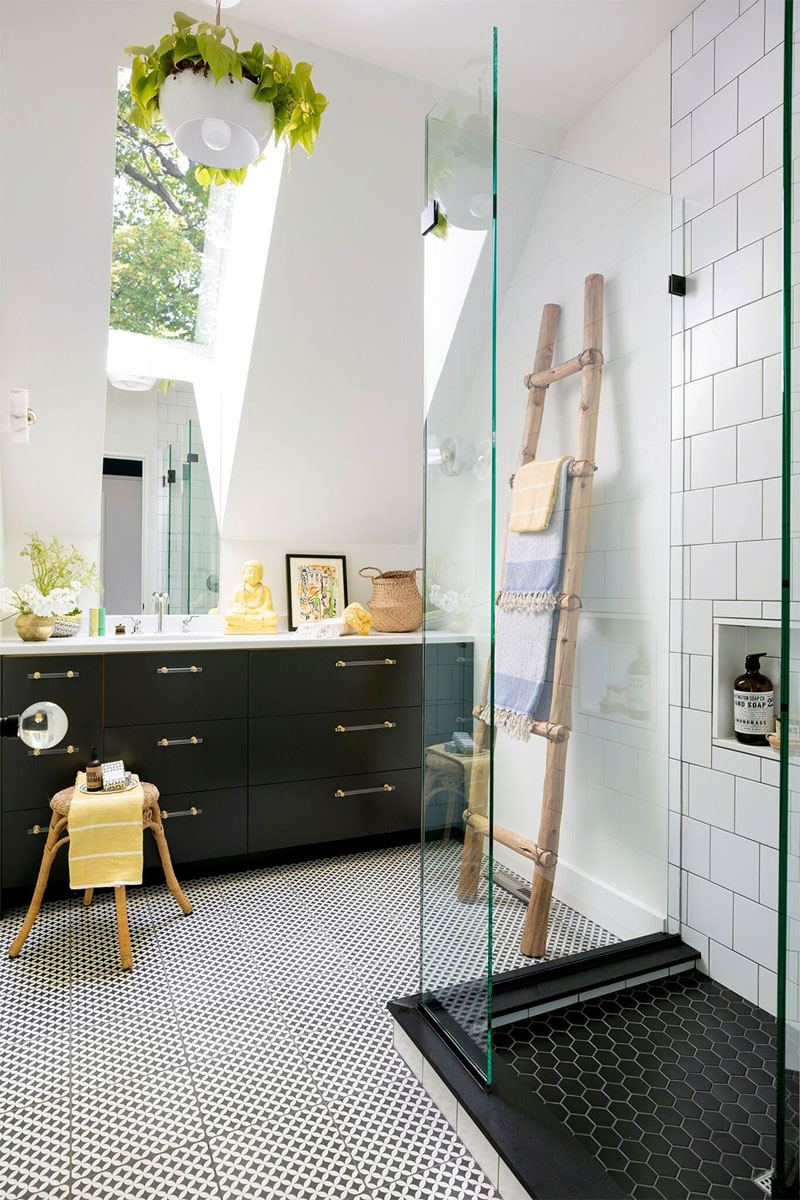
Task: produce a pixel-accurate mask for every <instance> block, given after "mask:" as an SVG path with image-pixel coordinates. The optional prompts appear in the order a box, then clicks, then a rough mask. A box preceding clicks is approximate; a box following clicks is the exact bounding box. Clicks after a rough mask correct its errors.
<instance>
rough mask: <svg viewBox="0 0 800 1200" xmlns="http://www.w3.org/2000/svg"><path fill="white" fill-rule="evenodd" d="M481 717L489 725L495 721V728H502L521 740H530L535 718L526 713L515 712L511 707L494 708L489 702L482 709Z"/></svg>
mask: <svg viewBox="0 0 800 1200" xmlns="http://www.w3.org/2000/svg"><path fill="white" fill-rule="evenodd" d="M480 719H481V721H483V722H484V723H485V724H487V725H488V724H490V723H494V727H495V729H502V730H503V732H504V733H507V734H508V736H509V737H512V738H516V739H517V741H519V742H529V741H530V738H531V733H532V732H533V729H532V726H533V719H532V718H531V717H529V716H528V715H527V714H526V713H518V712H513V711H512V710H511V709H510V708H495V709H493V708H492V706H491V704H487V705H486V706H485V708H483V709H481V715H480Z"/></svg>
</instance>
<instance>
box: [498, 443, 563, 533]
mask: <svg viewBox="0 0 800 1200" xmlns="http://www.w3.org/2000/svg"><path fill="white" fill-rule="evenodd" d="M568 458H571V455H569V454H565V455H564V456H563V457H562V458H545V459H542V461H541V462H539V461H538V460H536V459H534V461H533V462H529V463H526V464H525V466H524V467H520V469H519V470H518V471H517V473H516V475H515V476H514V501H513V504H512V506H511V520H510V525H509V527H510V529H511V532H512V533H538V532H539V531H540V530H542V529H547V526H548V525H549V524H550V518H551V517H552V515H553V506H554V505H555V502H556V491H557V490H558V475H559V472H560V470H561V468H562V466H563V465H564V463H565V462H566V461H567V459H568Z"/></svg>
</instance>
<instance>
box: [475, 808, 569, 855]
mask: <svg viewBox="0 0 800 1200" xmlns="http://www.w3.org/2000/svg"><path fill="white" fill-rule="evenodd" d="M463 817H464V820H465V821H466V823H467V825H470V826H471V827H472V828H473V829H474V830H475V832H476V833H485V834H486V835H487V836H488V834H489V833H491V835H492V837H493V838H494V840H495V841H496V842H499V843H500V845H501V846H508V848H509V850H516V852H517V854H521V855H522V856H523V858H529V859H530V860H531V862H535V863H538V865H539V866H540V867H545V868H547V867H554V866H555V865H556V863H557V862H558V855H557V854H555V853H554V852H553V851H552V850H542V849H541V847H540V846H537V844H536V842H531V841H529V840H528V838H524V837H520V835H519V834H518V833H512V832H511V830H510V829H504V828H503V826H502V825H492V826H490V825H489V821H488V819H487V818H486V817H482V816H480V814H479V813H471V812H470V811H469V809H468V808H467V809H465V810H464V813H463Z"/></svg>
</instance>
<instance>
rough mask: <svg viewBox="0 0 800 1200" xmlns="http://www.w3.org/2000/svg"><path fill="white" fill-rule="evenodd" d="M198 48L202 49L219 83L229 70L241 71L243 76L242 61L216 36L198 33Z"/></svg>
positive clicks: (204, 57) (206, 61) (204, 58)
mask: <svg viewBox="0 0 800 1200" xmlns="http://www.w3.org/2000/svg"><path fill="white" fill-rule="evenodd" d="M197 49H198V50H199V51H200V54H201V56H202V59H203V62H205V63H207V64H208V67H209V69H210V71H211V74H212V75H213V76H214V79H215V80H216V82H217V83H219V81H220V79H222V78H223V76H225V75H227V74H228V72H229V71H231V72H233V71H234V70H238V71H239V77H240V78H241V70H242V67H241V63H240V62H239V60H238V58H237V57H236V55H235V54H234V52H233V50H231V49H230V48H229V47H228V46H222V45H221V44H220V43H219V42H218V41H217V39H216V38H215V37H213V36H212V35H211V34H208V33H198V35H197Z"/></svg>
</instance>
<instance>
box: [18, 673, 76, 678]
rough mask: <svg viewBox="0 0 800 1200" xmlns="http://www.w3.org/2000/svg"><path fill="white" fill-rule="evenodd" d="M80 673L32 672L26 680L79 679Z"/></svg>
mask: <svg viewBox="0 0 800 1200" xmlns="http://www.w3.org/2000/svg"><path fill="white" fill-rule="evenodd" d="M80 674H81V673H80V671H33V672H32V673H31V674H30V675H29V676H28V679H79V678H80Z"/></svg>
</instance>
